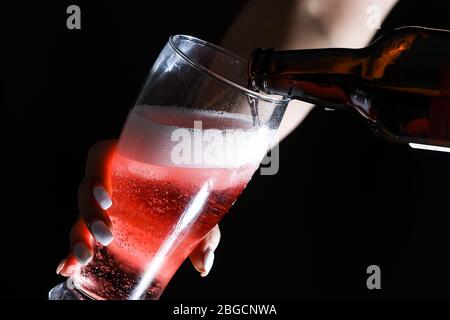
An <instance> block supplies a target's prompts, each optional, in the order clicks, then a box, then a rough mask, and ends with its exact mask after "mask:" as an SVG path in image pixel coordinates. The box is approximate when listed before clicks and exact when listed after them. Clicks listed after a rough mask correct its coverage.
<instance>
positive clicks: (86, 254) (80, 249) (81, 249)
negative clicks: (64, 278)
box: [73, 243, 92, 264]
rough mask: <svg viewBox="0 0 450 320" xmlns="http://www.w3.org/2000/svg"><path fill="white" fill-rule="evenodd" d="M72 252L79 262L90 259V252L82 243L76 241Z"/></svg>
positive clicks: (83, 262) (85, 261)
mask: <svg viewBox="0 0 450 320" xmlns="http://www.w3.org/2000/svg"><path fill="white" fill-rule="evenodd" d="M73 253H74V255H75V258H77V260H78V262H79V263H81V264H86V263H88V262H89V260H91V259H92V253H91V251H90V250H89V249H88V247H86V245H85V244H84V243H77V244H76V245H75V246H74V247H73Z"/></svg>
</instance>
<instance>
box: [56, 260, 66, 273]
mask: <svg viewBox="0 0 450 320" xmlns="http://www.w3.org/2000/svg"><path fill="white" fill-rule="evenodd" d="M65 264H66V259H62V260H61V262H60V263H59V264H58V266H57V267H56V274H59V273H60V272H61V270H62V268H64V265H65Z"/></svg>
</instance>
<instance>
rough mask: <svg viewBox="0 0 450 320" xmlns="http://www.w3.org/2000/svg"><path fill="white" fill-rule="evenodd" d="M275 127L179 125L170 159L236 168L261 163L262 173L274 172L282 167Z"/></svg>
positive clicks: (184, 163)
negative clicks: (276, 144) (273, 144)
mask: <svg viewBox="0 0 450 320" xmlns="http://www.w3.org/2000/svg"><path fill="white" fill-rule="evenodd" d="M274 136H275V130H269V129H267V128H265V127H251V128H248V129H226V130H219V129H214V128H210V129H203V123H202V121H194V126H193V128H177V129H175V130H173V131H172V134H171V138H170V139H171V143H172V148H171V154H170V161H171V162H172V164H174V165H176V166H186V167H202V168H236V167H241V166H245V165H259V164H260V163H261V170H260V173H261V174H262V175H274V174H276V173H277V172H278V169H279V147H278V146H274V147H273V148H271V147H272V141H273V139H274Z"/></svg>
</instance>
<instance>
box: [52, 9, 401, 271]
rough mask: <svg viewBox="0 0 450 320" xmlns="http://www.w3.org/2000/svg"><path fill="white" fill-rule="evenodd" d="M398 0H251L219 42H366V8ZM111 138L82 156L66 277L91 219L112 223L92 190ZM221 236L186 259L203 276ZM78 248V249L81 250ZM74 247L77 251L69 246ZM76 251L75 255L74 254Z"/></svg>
mask: <svg viewBox="0 0 450 320" xmlns="http://www.w3.org/2000/svg"><path fill="white" fill-rule="evenodd" d="M396 2H397V0H278V1H276V6H274V3H275V2H273V1H271V0H251V1H249V2H248V4H247V5H246V6H245V7H244V8H243V10H242V11H241V12H240V14H239V15H238V16H237V18H236V19H235V21H234V22H233V23H232V24H231V26H230V28H229V29H228V31H227V33H226V35H225V37H224V39H223V41H222V44H221V45H222V46H223V47H224V48H227V49H228V50H230V51H233V52H235V53H237V54H238V55H240V56H242V57H248V56H249V55H250V53H251V52H252V51H253V49H254V48H257V47H265V48H272V47H273V48H278V49H281V50H283V49H284V50H288V49H306V48H310V49H313V48H324V47H329V48H331V47H347V48H358V47H363V46H365V45H367V44H368V42H369V41H370V39H371V38H372V37H373V36H374V34H375V32H376V30H373V29H369V28H368V27H367V19H368V17H369V15H368V13H367V12H366V10H367V8H368V7H369V6H371V5H377V6H378V7H379V8H380V18H381V20H382V19H384V17H385V16H386V15H387V14H388V13H389V11H390V10H391V9H392V7H393V6H394V5H395V4H396ZM311 108H312V105H310V104H308V103H305V102H301V101H291V102H290V103H289V106H288V108H287V111H286V115H285V116H284V118H283V121H282V123H281V125H280V129H279V133H278V138H279V140H281V139H283V138H284V137H286V136H287V135H288V134H289V133H290V132H291V131H292V130H294V129H295V128H296V127H297V126H298V125H299V124H300V123H301V122H302V120H303V119H304V118H305V116H306V115H307V114H308V113H309V111H310V110H311ZM115 147H116V140H108V141H101V142H99V143H97V144H96V145H94V146H93V147H92V148H91V149H90V151H89V153H88V157H87V161H86V173H85V177H84V178H83V180H82V182H81V183H80V186H79V190H78V206H79V209H80V216H79V218H78V220H77V222H76V223H75V224H74V226H73V227H72V230H71V232H70V244H71V250H72V251H71V252H70V253H69V255H68V256H67V257H66V259H63V260H62V261H61V262H60V264H59V265H58V268H57V273H59V274H61V275H63V276H70V275H71V274H72V273H73V272H74V271H75V269H76V267H77V266H78V264H86V263H87V262H89V261H90V259H92V248H93V243H94V237H93V232H92V224H93V223H94V222H95V221H101V222H103V223H104V224H105V225H106V227H107V228H110V227H111V221H110V220H109V218H108V213H107V211H108V210H107V209H106V210H105V209H102V207H101V206H100V205H99V202H98V201H97V200H96V198H95V197H94V195H93V189H94V188H95V187H97V186H101V187H103V188H104V189H105V190H106V192H108V194H110V193H111V186H110V183H109V180H108V177H107V176H106V175H105V174H103V173H104V172H106V170H105V168H106V167H107V166H108V159H109V158H110V155H111V153H112V152H114V148H115ZM219 241H220V230H219V226H218V225H216V226H215V227H214V228H213V229H212V230H211V231H210V232H209V233H208V234H207V235H206V237H205V238H204V239H203V241H202V242H201V243H200V244H199V245H198V246H197V248H196V249H195V250H194V251H193V252H192V254H191V256H190V259H191V262H192V264H193V266H194V268H195V269H196V270H197V271H199V272H200V274H201V275H202V276H206V275H207V274H208V273H209V271H210V266H211V265H212V261H213V259H214V250H215V249H216V248H217V246H218V244H219ZM80 247H82V248H83V251H82V252H81V253H83V254H81V255H80ZM74 248H77V250H74ZM75 253H76V254H75Z"/></svg>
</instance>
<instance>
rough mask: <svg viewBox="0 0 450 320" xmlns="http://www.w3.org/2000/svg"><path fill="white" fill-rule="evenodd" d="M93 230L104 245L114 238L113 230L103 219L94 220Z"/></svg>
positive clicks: (96, 237)
mask: <svg viewBox="0 0 450 320" xmlns="http://www.w3.org/2000/svg"><path fill="white" fill-rule="evenodd" d="M91 231H92V234H93V235H94V237H95V239H97V241H98V242H100V243H101V244H102V245H104V246H107V245H108V244H110V243H111V241H112V240H113V235H112V233H111V231H110V230H109V228H108V227H107V226H106V224H104V223H103V222H102V221H94V222H93V223H92V224H91Z"/></svg>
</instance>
